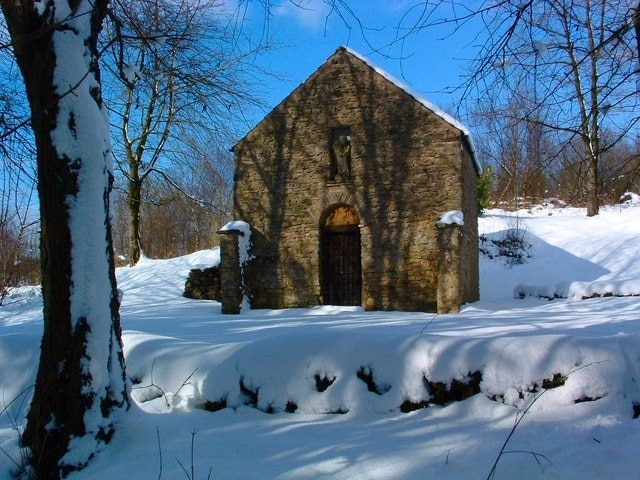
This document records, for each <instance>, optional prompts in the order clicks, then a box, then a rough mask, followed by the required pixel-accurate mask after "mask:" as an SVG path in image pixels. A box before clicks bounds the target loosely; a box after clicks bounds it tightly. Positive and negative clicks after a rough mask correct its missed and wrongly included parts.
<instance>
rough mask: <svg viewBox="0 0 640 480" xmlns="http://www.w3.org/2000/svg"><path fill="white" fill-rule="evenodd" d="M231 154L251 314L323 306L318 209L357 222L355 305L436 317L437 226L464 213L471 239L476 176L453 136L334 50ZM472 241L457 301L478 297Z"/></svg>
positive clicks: (445, 125) (439, 120)
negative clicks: (345, 156) (340, 171)
mask: <svg viewBox="0 0 640 480" xmlns="http://www.w3.org/2000/svg"><path fill="white" fill-rule="evenodd" d="M344 129H348V132H349V133H350V137H351V158H350V163H351V171H350V172H349V174H348V175H346V176H336V174H335V167H334V165H335V161H336V160H335V156H334V154H333V153H332V148H331V145H332V138H333V135H334V134H335V132H336V131H343V130H344ZM234 153H235V159H236V168H235V190H234V205H235V211H234V215H235V218H236V219H239V220H244V221H247V222H248V223H250V224H251V227H252V230H253V232H254V235H253V237H252V240H253V254H254V255H255V256H256V259H255V260H254V261H253V262H251V263H250V264H249V265H248V266H247V268H246V272H247V279H248V282H249V284H248V289H249V294H250V297H251V298H252V306H253V307H258V308H259V307H268V308H282V307H295V306H311V305H317V304H320V303H322V294H321V292H322V290H321V282H322V281H323V279H322V278H321V274H320V271H321V258H320V257H321V253H320V252H321V250H320V241H321V225H322V224H323V221H324V213H325V212H326V211H327V209H329V208H330V207H332V206H335V205H338V204H345V205H350V206H353V207H354V208H355V209H356V211H357V213H358V215H359V216H360V234H361V251H362V256H361V265H362V304H363V306H364V307H365V308H367V309H375V310H389V309H393V310H417V311H435V310H436V308H437V282H438V262H439V249H438V232H437V228H436V222H437V220H438V218H439V216H440V215H442V214H443V213H444V212H447V211H450V210H463V211H464V212H465V232H466V230H467V229H469V230H470V231H471V230H472V229H473V227H474V225H475V226H476V230H477V219H474V216H475V214H476V205H475V203H473V205H472V207H471V208H469V205H471V203H472V202H473V201H474V199H475V195H476V194H475V180H476V178H477V174H476V172H475V170H474V169H475V167H474V166H473V162H472V157H471V155H470V154H469V152H468V144H467V141H466V139H465V138H464V137H463V135H462V133H461V132H460V130H458V129H457V128H454V127H453V126H452V125H451V124H449V123H447V122H445V121H444V120H443V119H442V118H441V117H439V116H438V115H436V114H434V113H433V112H432V111H430V110H429V109H427V108H426V107H425V106H424V105H422V104H421V103H419V102H417V101H416V100H415V99H414V98H413V97H412V96H410V95H409V94H408V93H406V92H405V91H403V90H401V89H399V88H398V87H397V86H396V85H394V84H393V83H391V82H389V81H388V80H387V79H385V78H384V77H383V76H381V75H380V74H378V73H377V72H376V71H375V70H373V69H372V68H371V67H369V66H368V65H367V64H366V63H364V62H362V61H361V60H360V59H359V58H357V57H355V56H353V55H351V54H350V53H349V52H347V51H345V50H338V51H337V52H336V54H335V55H334V56H332V57H331V58H330V59H329V60H328V61H327V63H325V64H324V65H323V66H322V67H321V68H320V69H319V70H318V71H316V73H314V74H313V75H312V76H311V77H310V78H309V79H307V81H306V82H305V83H304V84H302V85H301V86H300V87H299V88H297V89H296V90H295V91H294V92H293V93H292V94H291V95H290V96H289V97H288V98H287V99H286V100H285V101H284V102H283V103H281V104H280V105H279V106H278V107H276V109H275V110H274V111H272V112H271V113H270V114H269V115H268V116H267V117H266V118H265V119H264V120H263V121H262V122H261V123H260V124H259V125H258V126H257V127H256V128H255V129H254V130H252V131H251V132H250V133H249V134H248V135H247V136H246V137H245V138H244V139H243V140H242V141H240V142H239V143H238V144H237V145H236V147H235V148H234ZM469 167H471V169H470V168H469ZM467 177H468V178H467ZM469 188H471V190H472V192H473V193H471V192H470V191H469V190H468V189H469ZM466 222H468V225H469V227H468V228H466V225H467V223H466ZM475 235H476V236H477V233H476V234H475ZM472 237H473V233H468V234H466V237H465V239H464V240H463V241H462V242H461V243H462V250H465V249H466V253H464V258H463V259H462V261H463V262H466V263H469V264H470V265H467V266H465V267H463V270H464V272H465V274H464V275H465V280H464V281H463V282H462V283H464V284H469V285H467V286H466V287H465V289H466V290H468V291H466V290H465V293H463V294H462V297H464V298H465V300H474V299H475V298H474V293H473V290H474V288H475V289H476V291H477V277H476V278H475V280H474V275H477V247H476V250H475V258H474V251H473V248H470V243H469V242H471V241H472ZM474 262H475V264H476V265H475V267H474V266H473V265H471V264H472V263H474ZM472 283H473V284H475V285H470V284H472Z"/></svg>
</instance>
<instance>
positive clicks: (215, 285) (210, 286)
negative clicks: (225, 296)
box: [183, 267, 220, 302]
mask: <svg viewBox="0 0 640 480" xmlns="http://www.w3.org/2000/svg"><path fill="white" fill-rule="evenodd" d="M183 296H185V297H186V298H194V299H196V300H217V301H218V302H219V301H220V271H219V270H218V267H209V268H203V269H200V268H194V269H192V270H191V271H190V272H189V276H188V277H187V280H186V282H185V284H184V293H183Z"/></svg>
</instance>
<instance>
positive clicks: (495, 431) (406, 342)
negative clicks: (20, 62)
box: [0, 204, 640, 479]
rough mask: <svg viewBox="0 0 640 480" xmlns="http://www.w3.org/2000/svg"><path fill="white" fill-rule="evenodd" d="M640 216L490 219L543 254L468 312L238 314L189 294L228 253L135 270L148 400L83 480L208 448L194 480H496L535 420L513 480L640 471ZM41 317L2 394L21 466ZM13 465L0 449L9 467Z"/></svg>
mask: <svg viewBox="0 0 640 480" xmlns="http://www.w3.org/2000/svg"><path fill="white" fill-rule="evenodd" d="M639 220H640V208H639V207H637V206H636V205H633V204H632V205H627V206H617V207H610V208H606V209H604V210H603V212H602V213H601V215H599V216H597V217H594V218H587V217H586V216H585V212H584V211H582V210H578V209H570V208H566V209H552V208H538V209H534V210H532V211H520V212H518V214H517V216H516V215H514V214H513V213H507V212H503V211H498V210H493V211H490V212H488V213H487V214H486V215H485V217H483V218H482V219H481V221H480V233H481V234H483V235H485V236H486V238H489V239H493V240H498V241H499V240H501V239H503V238H505V236H506V233H505V232H507V231H512V230H513V229H514V228H516V227H517V228H518V232H519V233H518V236H519V237H520V238H521V239H522V240H524V243H525V244H526V245H530V247H527V250H526V252H527V256H528V258H527V259H526V262H524V263H521V264H517V263H515V264H514V263H513V262H507V261H505V258H504V257H494V258H489V257H488V256H483V257H482V258H481V300H480V301H479V302H476V303H474V304H471V305H467V306H465V307H464V308H463V311H462V312H461V313H459V314H453V315H441V316H438V315H435V314H426V313H407V312H404V313H399V312H364V311H362V310H361V309H359V308H354V307H331V306H322V307H316V308H311V309H290V310H277V311H274V310H254V311H243V313H242V314H240V315H221V314H220V305H219V304H218V303H216V302H208V301H194V300H189V299H186V298H184V297H182V289H183V286H184V280H185V278H186V275H187V273H188V271H189V269H191V268H200V267H206V266H209V265H211V264H215V263H216V262H217V261H218V256H217V255H218V252H217V249H213V250H209V251H204V252H198V253H196V254H193V255H189V256H186V257H181V258H177V259H172V260H148V259H145V260H144V261H143V262H141V263H140V264H139V265H138V266H136V267H133V268H124V269H120V270H119V271H118V281H119V287H120V288H121V289H122V290H123V292H124V298H123V304H122V309H121V314H122V322H123V328H124V329H125V332H124V341H125V352H126V356H127V369H128V373H129V376H130V377H131V378H132V379H134V381H135V382H136V383H135V385H134V386H133V390H132V395H133V398H134V399H135V400H136V403H137V406H136V407H135V408H134V409H133V411H131V412H130V414H129V415H127V416H126V417H125V418H126V420H125V421H124V423H123V424H122V425H121V428H120V431H119V432H118V434H117V435H116V437H115V438H114V440H113V441H112V443H111V445H110V446H109V447H108V448H107V449H106V450H105V451H103V452H101V453H100V454H99V455H98V456H97V458H95V459H94V460H93V461H92V463H91V464H90V466H89V468H88V469H86V470H84V471H82V472H79V473H77V474H74V475H73V476H72V477H71V478H75V479H112V478H163V479H177V478H185V476H187V475H186V474H185V472H184V471H183V469H182V467H181V466H180V463H182V464H183V466H184V467H185V468H186V469H187V471H188V472H189V474H190V473H191V465H192V464H191V462H192V460H191V458H192V453H193V467H194V471H195V478H207V473H208V471H209V468H212V478H219V479H233V478H237V479H271V478H279V479H302V478H327V479H328V478H331V479H336V478H338V479H339V478H344V479H346V478H349V479H354V478H355V479H358V478H360V479H375V478H385V479H414V478H415V479H418V478H420V479H422V478H436V479H437V478H442V479H445V478H446V479H451V478H455V479H461V478H462V479H466V478H469V479H471V478H474V479H475V478H486V477H487V476H488V475H489V473H490V471H491V467H492V465H493V464H494V462H495V461H496V459H497V458H498V455H499V452H500V449H501V447H502V446H503V443H504V442H505V440H506V439H507V438H508V435H509V433H510V431H511V429H512V428H513V426H514V422H515V421H516V420H517V419H522V421H521V423H520V424H519V425H518V427H517V429H516V431H515V434H514V435H513V436H512V437H511V438H510V439H509V442H508V445H507V447H506V450H507V451H508V452H509V453H504V454H503V455H502V456H501V457H500V459H499V462H498V465H497V469H496V477H495V478H504V479H511V478H519V479H525V478H558V479H567V478H580V479H601V478H617V479H626V478H629V479H631V478H636V476H637V471H638V468H639V467H640V460H637V456H635V455H633V453H632V452H634V451H635V450H636V449H637V448H638V447H639V446H640V434H639V433H638V423H637V422H638V421H640V420H634V419H633V416H634V413H635V412H636V411H638V410H640V407H639V406H638V404H640V390H639V388H638V386H637V383H638V382H637V379H638V378H639V377H638V375H639V374H640V354H639V353H638V352H640V297H635V296H628V295H637V294H640V253H638V251H639V249H638V248H637V244H638V242H639V240H640V222H639ZM489 250H490V249H489ZM489 253H493V254H495V250H490V251H489ZM514 293H515V295H514ZM520 293H523V294H524V298H522V299H521V298H516V297H518V294H520ZM550 293H552V295H550ZM538 294H543V296H549V297H562V298H556V299H554V300H552V301H549V300H547V299H545V298H538ZM609 295H614V296H609ZM615 295H625V296H615ZM582 297H596V298H591V299H588V300H582ZM40 308H41V305H40V302H39V300H38V298H37V297H36V298H31V299H23V300H21V301H19V302H18V303H14V304H12V305H9V306H7V307H2V308H0V325H2V326H1V327H0V358H2V359H3V360H4V361H3V362H0V381H1V382H2V384H3V385H2V386H3V398H4V401H5V405H6V404H9V402H10V400H11V399H14V398H18V400H19V401H17V402H15V403H13V404H11V406H10V408H8V409H6V410H5V412H4V413H3V415H2V416H1V417H0V447H2V449H3V450H4V451H6V452H7V454H8V455H9V456H11V457H13V458H16V459H19V450H18V447H17V441H16V434H15V431H14V429H13V428H12V422H13V424H16V423H17V424H20V423H21V422H22V421H23V414H24V405H25V402H24V401H22V400H26V399H27V397H28V394H29V392H28V391H27V393H26V395H24V397H21V396H20V392H21V391H22V390H23V389H24V388H25V386H28V385H29V384H30V383H31V382H32V381H33V372H34V371H35V365H36V362H37V348H38V343H39V335H40V330H41V320H40V316H39V310H40ZM453 400H459V401H453ZM225 406H226V408H222V407H225ZM204 407H206V408H208V409H210V410H216V409H220V410H219V411H217V412H215V413H212V412H209V411H205V410H203V408H204ZM421 407H426V408H421ZM407 412H408V413H407ZM524 412H526V414H525V413H524ZM523 415H524V417H523ZM192 439H193V440H194V443H193V445H194V447H193V452H192V447H191V445H192ZM11 466H12V464H11V460H9V458H8V457H7V456H6V455H0V472H2V471H4V472H6V471H7V469H8V468H11ZM0 477H1V474H0Z"/></svg>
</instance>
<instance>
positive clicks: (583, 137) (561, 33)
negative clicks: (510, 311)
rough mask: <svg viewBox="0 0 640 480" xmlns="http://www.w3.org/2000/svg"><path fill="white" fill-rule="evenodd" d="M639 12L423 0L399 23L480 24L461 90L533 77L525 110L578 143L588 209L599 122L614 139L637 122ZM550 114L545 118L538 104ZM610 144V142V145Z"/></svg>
mask: <svg viewBox="0 0 640 480" xmlns="http://www.w3.org/2000/svg"><path fill="white" fill-rule="evenodd" d="M638 21H639V17H638V13H637V12H636V11H630V10H629V7H628V6H627V5H626V4H625V2H607V1H606V0H581V1H579V2H578V1H575V0H540V1H533V0H528V1H522V0H500V1H497V2H495V1H483V2H480V3H479V4H477V5H473V4H467V3H466V2H465V3H463V2H456V1H452V0H438V1H436V2H423V3H421V4H420V8H414V9H412V10H411V11H410V12H409V14H408V15H407V16H406V17H405V19H404V24H403V25H401V26H400V27H399V32H400V36H399V38H400V39H401V40H402V39H404V38H406V36H407V35H411V34H415V33H417V32H419V31H420V30H421V29H424V28H429V27H433V26H435V25H443V24H449V25H452V26H453V28H455V29H461V28H464V27H465V26H467V25H468V24H471V23H476V24H477V23H480V25H481V26H482V31H481V32H476V33H475V35H477V36H475V37H474V40H475V41H477V42H481V43H482V46H481V48H480V50H479V53H478V55H477V57H476V58H475V61H474V62H473V63H472V66H471V68H470V73H469V75H468V78H467V81H466V83H465V84H464V85H463V86H462V87H461V88H462V89H463V96H465V97H470V96H472V97H474V98H482V97H483V96H485V95H487V94H489V92H495V86H496V85H500V86H502V87H503V91H502V94H506V95H508V96H509V95H514V94H516V93H517V92H516V91H514V90H510V85H512V84H513V82H511V79H512V78H513V77H514V76H521V75H523V74H524V75H526V76H528V77H529V78H530V79H531V82H535V85H536V89H537V104H536V105H534V106H533V108H532V109H531V111H529V112H528V113H527V114H526V115H524V116H523V118H522V120H523V121H527V122H538V123H541V124H542V126H543V127H545V128H553V129H556V130H558V131H561V132H564V133H565V134H566V137H565V138H566V139H567V140H566V141H567V147H569V146H570V145H575V143H574V142H573V140H574V139H578V140H579V141H580V142H581V144H582V148H581V150H582V151H581V154H580V155H581V159H582V164H583V168H582V170H583V171H584V172H585V178H586V187H587V214H588V215H595V214H597V213H598V208H599V203H600V199H599V191H598V188H599V185H600V182H599V180H598V174H599V170H600V169H599V162H600V158H601V156H602V153H603V149H606V148H609V147H610V145H611V144H610V145H603V144H602V141H601V134H602V128H603V127H605V128H607V129H608V130H609V131H611V132H615V133H616V137H615V138H613V139H612V142H613V143H615V142H617V141H619V140H620V139H622V138H624V136H625V135H626V134H627V133H628V132H629V131H630V130H632V129H633V128H634V127H635V125H637V123H638V115H637V114H635V113H634V110H635V108H636V106H637V101H638V96H637V92H636V87H635V84H636V64H637V59H638V57H639V55H638V51H637V46H636V39H635V38H634V25H635V27H637V26H638ZM541 106H544V107H545V108H547V109H548V111H549V115H548V116H547V117H546V118H545V120H544V121H543V120H541V118H540V116H539V115H538V112H537V110H538V109H539V108H540V107H541ZM613 143H612V144H613Z"/></svg>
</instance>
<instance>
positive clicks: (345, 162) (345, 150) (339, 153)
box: [332, 135, 351, 179]
mask: <svg viewBox="0 0 640 480" xmlns="http://www.w3.org/2000/svg"><path fill="white" fill-rule="evenodd" d="M332 148H333V153H334V154H335V156H336V177H337V178H343V179H345V178H349V177H350V175H351V169H350V164H351V139H350V138H349V137H348V136H347V135H340V136H339V137H338V138H337V139H336V140H335V142H333V147H332Z"/></svg>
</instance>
